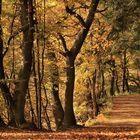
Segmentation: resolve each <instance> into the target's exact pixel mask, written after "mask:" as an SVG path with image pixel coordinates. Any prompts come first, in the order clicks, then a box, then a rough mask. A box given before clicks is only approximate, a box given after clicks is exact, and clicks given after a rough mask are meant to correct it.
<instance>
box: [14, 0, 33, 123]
mask: <svg viewBox="0 0 140 140" xmlns="http://www.w3.org/2000/svg"><path fill="white" fill-rule="evenodd" d="M20 4H21V25H22V26H24V25H26V24H28V23H29V28H28V30H26V31H23V46H22V52H23V66H22V68H21V69H20V72H19V75H18V82H17V83H16V89H15V97H14V98H15V103H16V104H15V115H16V123H17V125H21V124H23V123H25V118H24V107H25V96H26V94H27V90H28V83H29V78H30V74H31V66H32V48H33V32H34V31H33V29H34V22H33V13H34V12H33V5H32V0H28V1H27V0H24V1H23V0H20Z"/></svg>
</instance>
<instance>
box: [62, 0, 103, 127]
mask: <svg viewBox="0 0 140 140" xmlns="http://www.w3.org/2000/svg"><path fill="white" fill-rule="evenodd" d="M99 1H100V0H91V3H90V8H89V13H88V15H87V18H86V21H84V20H83V19H82V17H80V18H79V16H78V19H80V22H81V24H82V25H83V26H84V27H83V29H82V31H80V32H79V34H78V35H77V37H76V39H75V41H74V44H73V46H72V48H71V49H70V50H68V48H67V45H66V42H65V41H64V38H62V36H60V37H61V40H62V42H63V47H64V49H65V56H66V76H67V79H66V91H65V109H64V121H63V125H64V126H67V127H69V126H73V125H76V119H75V115H74V110H73V92H74V82H75V65H74V63H75V59H76V57H77V55H78V53H79V52H80V50H81V48H82V46H83V43H84V41H85V39H86V37H87V34H88V32H89V30H90V27H91V25H92V22H93V20H94V16H95V13H96V10H97V7H98V4H99ZM66 11H67V12H68V13H70V14H74V12H73V11H72V9H70V8H69V7H68V5H66ZM81 19H82V20H81Z"/></svg>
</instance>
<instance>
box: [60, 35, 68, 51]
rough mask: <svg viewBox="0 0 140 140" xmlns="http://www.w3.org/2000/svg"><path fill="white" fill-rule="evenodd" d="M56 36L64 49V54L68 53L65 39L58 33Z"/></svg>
mask: <svg viewBox="0 0 140 140" xmlns="http://www.w3.org/2000/svg"><path fill="white" fill-rule="evenodd" d="M58 35H59V38H60V40H61V41H62V44H63V48H64V50H65V52H66V53H67V52H69V50H68V48H67V44H66V40H65V38H64V37H63V36H62V34H61V33H58Z"/></svg>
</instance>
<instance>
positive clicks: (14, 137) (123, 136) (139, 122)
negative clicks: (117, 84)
mask: <svg viewBox="0 0 140 140" xmlns="http://www.w3.org/2000/svg"><path fill="white" fill-rule="evenodd" d="M0 139H7V140H8V139H9V140H22V139H28V140H31V139H38V140H39V139H52V140H53V139H55V140H62V139H63V140H64V139H65V140H72V139H77V140H96V139H97V140H140V94H130V95H123V96H118V97H114V98H113V108H112V111H111V112H110V113H109V118H108V119H107V121H106V122H104V123H102V124H98V125H94V126H92V127H83V128H71V129H67V130H63V131H57V132H47V131H29V130H19V129H6V128H3V129H2V128H1V129H0Z"/></svg>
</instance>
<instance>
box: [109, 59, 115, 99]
mask: <svg viewBox="0 0 140 140" xmlns="http://www.w3.org/2000/svg"><path fill="white" fill-rule="evenodd" d="M110 95H111V96H114V95H115V60H114V59H113V58H111V81H110Z"/></svg>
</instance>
